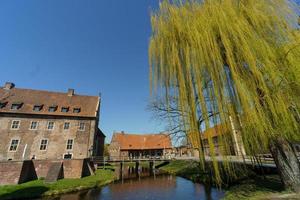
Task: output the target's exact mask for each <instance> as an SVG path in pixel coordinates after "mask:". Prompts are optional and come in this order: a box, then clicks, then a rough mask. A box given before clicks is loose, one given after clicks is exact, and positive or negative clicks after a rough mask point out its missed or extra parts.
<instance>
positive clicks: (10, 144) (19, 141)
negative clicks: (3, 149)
mask: <svg viewBox="0 0 300 200" xmlns="http://www.w3.org/2000/svg"><path fill="white" fill-rule="evenodd" d="M13 140H17V141H18V144H17V147H16V150H10V147H11V146H12V141H13ZM20 143H21V140H20V139H19V138H12V139H11V140H10V143H9V146H8V151H9V152H17V151H18V148H19V145H20Z"/></svg>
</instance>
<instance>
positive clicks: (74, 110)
mask: <svg viewBox="0 0 300 200" xmlns="http://www.w3.org/2000/svg"><path fill="white" fill-rule="evenodd" d="M80 111H81V109H80V108H74V109H73V113H80Z"/></svg>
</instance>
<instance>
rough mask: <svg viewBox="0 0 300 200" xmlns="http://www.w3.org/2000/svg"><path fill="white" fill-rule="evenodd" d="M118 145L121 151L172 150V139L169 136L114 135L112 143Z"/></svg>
mask: <svg viewBox="0 0 300 200" xmlns="http://www.w3.org/2000/svg"><path fill="white" fill-rule="evenodd" d="M113 142H114V143H118V145H119V146H120V149H121V150H146V149H170V148H172V142H171V138H170V136H169V135H167V134H162V133H160V134H143V135H139V134H127V133H114V134H113V137H112V143H113Z"/></svg>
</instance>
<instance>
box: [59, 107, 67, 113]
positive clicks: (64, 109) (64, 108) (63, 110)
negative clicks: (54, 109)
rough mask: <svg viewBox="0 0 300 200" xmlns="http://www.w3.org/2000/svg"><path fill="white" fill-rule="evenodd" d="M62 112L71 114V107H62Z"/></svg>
mask: <svg viewBox="0 0 300 200" xmlns="http://www.w3.org/2000/svg"><path fill="white" fill-rule="evenodd" d="M61 112H69V107H62V108H61Z"/></svg>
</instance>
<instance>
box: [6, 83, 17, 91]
mask: <svg viewBox="0 0 300 200" xmlns="http://www.w3.org/2000/svg"><path fill="white" fill-rule="evenodd" d="M14 87H15V84H14V83H11V82H6V83H5V85H4V89H6V90H10V89H12V88H14Z"/></svg>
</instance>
